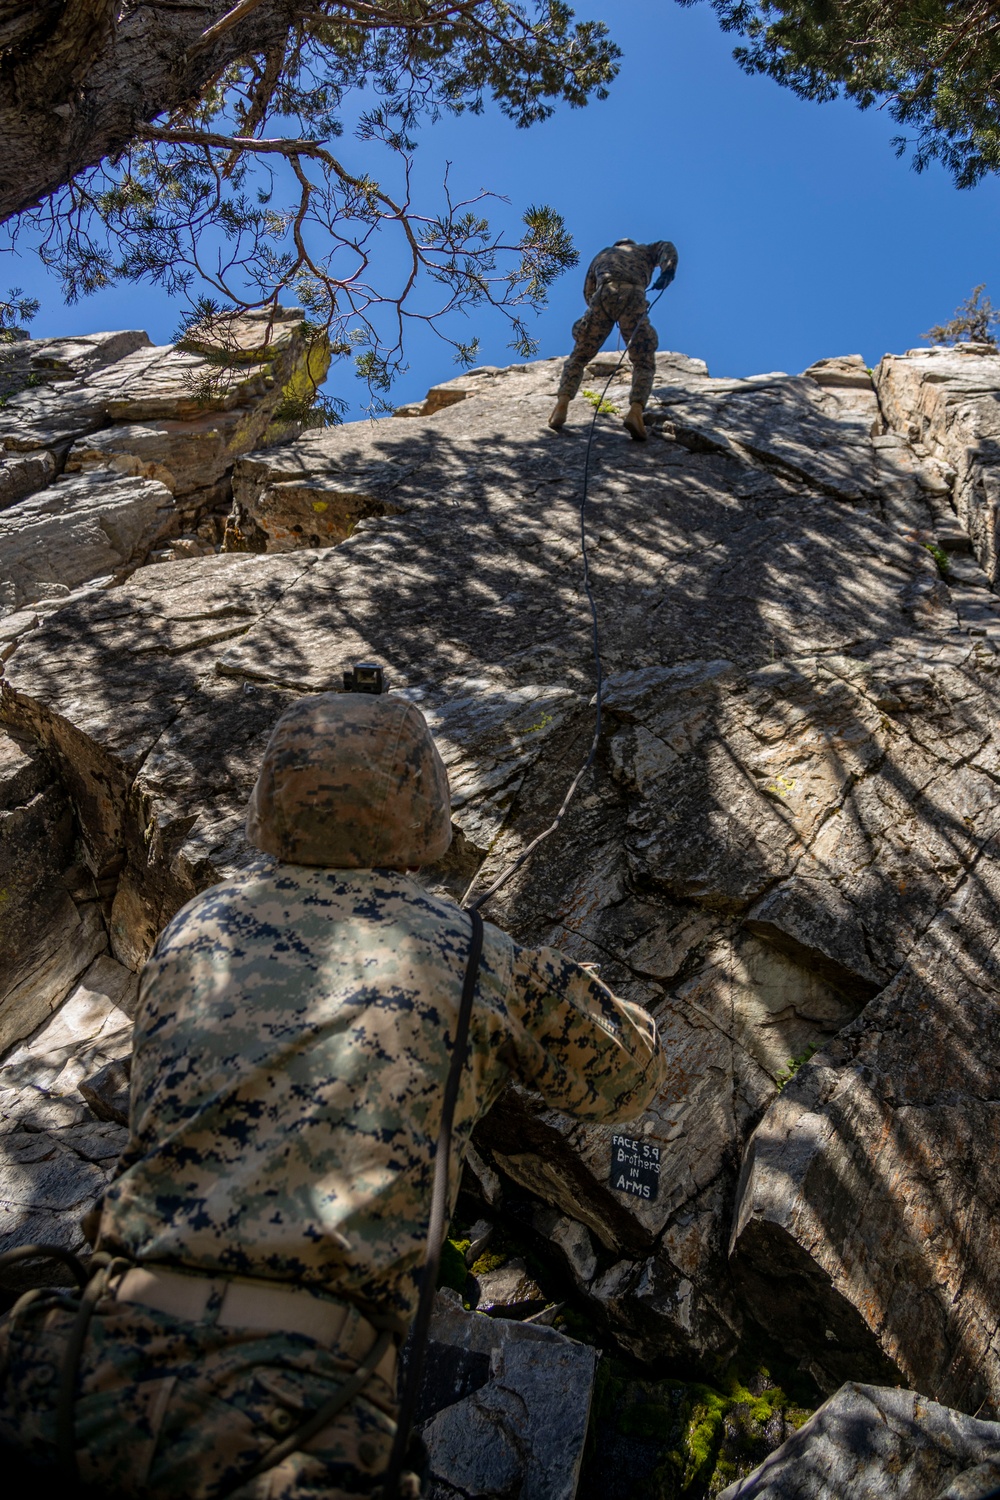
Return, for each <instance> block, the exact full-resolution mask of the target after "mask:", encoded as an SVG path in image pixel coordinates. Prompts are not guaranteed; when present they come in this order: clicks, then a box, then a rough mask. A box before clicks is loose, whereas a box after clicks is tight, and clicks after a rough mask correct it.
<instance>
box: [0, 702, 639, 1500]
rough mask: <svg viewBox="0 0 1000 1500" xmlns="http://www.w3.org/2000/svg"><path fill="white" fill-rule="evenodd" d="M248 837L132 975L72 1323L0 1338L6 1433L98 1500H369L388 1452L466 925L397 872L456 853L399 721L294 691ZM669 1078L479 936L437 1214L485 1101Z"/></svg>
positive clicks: (11, 1326) (629, 1020)
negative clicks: (112, 1142) (113, 1109)
mask: <svg viewBox="0 0 1000 1500" xmlns="http://www.w3.org/2000/svg"><path fill="white" fill-rule="evenodd" d="M247 832H248V835H249V838H250V840H251V842H252V843H253V844H254V845H255V846H256V848H258V849H259V850H260V851H261V852H262V856H263V857H262V858H261V859H259V860H258V861H257V862H255V863H253V864H252V865H251V866H250V867H249V868H247V869H246V870H244V871H243V872H242V873H241V874H239V875H237V876H235V877H234V878H232V879H230V880H226V881H224V882H222V884H220V885H216V886H214V887H212V888H211V889H210V890H206V891H203V892H202V893H201V894H200V895H198V896H196V897H195V898H194V899H193V900H192V901H190V902H188V904H187V906H185V907H184V908H183V910H182V911H180V912H179V913H178V914H177V916H176V917H174V919H173V921H172V922H170V924H169V925H168V926H167V928H166V929H165V931H164V932H163V933H162V935H161V937H160V940H159V942H158V943H157V946H156V949H155V951H154V953H153V955H152V957H151V958H150V960H149V962H148V964H147V965H146V968H145V971H144V973H143V976H142V982H141V988H140V999H139V1008H138V1013H137V1019H136V1027H135V1039H134V1052H133V1064H132V1084H131V1109H130V1127H129V1140H128V1145H127V1148H126V1151H125V1153H124V1155H123V1157H122V1159H121V1161H120V1162H119V1165H118V1168H117V1174H116V1176H115V1178H114V1180H113V1181H112V1183H111V1184H110V1185H109V1187H108V1189H107V1191H106V1193H105V1196H104V1198H103V1199H102V1201H101V1203H100V1204H99V1205H98V1209H97V1210H96V1211H95V1214H94V1215H93V1216H91V1218H92V1229H93V1231H94V1233H93V1234H92V1239H93V1241H94V1244H95V1251H96V1252H97V1255H96V1259H95V1260H94V1261H93V1262H92V1263H91V1264H92V1266H94V1265H97V1266H103V1269H102V1270H101V1272H100V1279H99V1280H97V1281H92V1282H91V1285H90V1295H91V1300H92V1302H93V1305H92V1315H91V1316H90V1319H89V1324H88V1323H86V1316H85V1314H86V1311H87V1307H86V1304H87V1300H88V1299H87V1298H86V1297H85V1298H84V1299H83V1304H84V1316H83V1317H81V1314H80V1311H79V1309H80V1306H81V1304H80V1301H79V1299H77V1298H74V1297H73V1296H71V1295H70V1294H69V1293H67V1292H64V1291H51V1292H48V1291H47V1292H42V1293H37V1292H35V1293H32V1294H29V1296H28V1297H27V1298H25V1299H22V1300H21V1302H20V1303H19V1304H18V1305H17V1306H15V1308H14V1309H13V1310H12V1312H11V1313H10V1314H8V1315H7V1317H6V1319H5V1320H4V1321H3V1323H2V1324H0V1442H2V1443H3V1444H4V1445H5V1447H6V1448H8V1449H13V1450H15V1451H17V1452H18V1453H20V1454H21V1455H22V1456H23V1457H24V1458H26V1459H27V1460H28V1461H30V1462H31V1463H32V1464H35V1465H38V1466H39V1467H40V1469H45V1468H51V1467H52V1466H53V1465H55V1464H57V1463H60V1464H62V1466H63V1472H64V1473H66V1472H67V1471H69V1472H72V1470H73V1469H74V1468H75V1469H76V1471H77V1473H78V1476H79V1480H80V1482H81V1484H82V1485H83V1486H85V1487H86V1488H87V1489H88V1490H91V1491H94V1492H96V1491H98V1490H99V1491H100V1494H101V1496H102V1497H103V1500H118V1497H134V1496H143V1497H149V1500H159V1497H172V1500H181V1497H183V1500H221V1497H223V1496H239V1497H244V1500H247V1497H254V1500H265V1497H267V1500H307V1497H317V1500H318V1497H319V1496H324V1497H329V1500H337V1497H341V1496H342V1497H355V1496H358V1497H360V1496H373V1495H375V1494H377V1493H378V1490H379V1482H380V1476H381V1475H382V1474H383V1472H384V1470H385V1468H386V1464H387V1461H388V1458H389V1453H390V1448H391V1445H392V1441H393V1435H394V1432H395V1415H396V1356H397V1350H398V1347H399V1344H400V1341H401V1340H402V1339H403V1338H404V1337H405V1335H406V1332H407V1329H408V1327H409V1325H410V1322H411V1319H412V1317H413V1313H414V1309H415V1306H416V1301H417V1295H418V1284H419V1276H420V1268H421V1264H422V1261H423V1257H424V1252H425V1248H426V1240H427V1232H428V1217H429V1210H430V1196H431V1182H432V1177H433V1159H434V1154H435V1145H436V1141H437V1136H438V1126H439V1121H440V1118H441V1107H442V1094H443V1088H444V1083H445V1079H446V1077H447V1074H448V1070H449V1063H450V1058H451V1049H452V1047H453V1041H454V1037H455V1032H456V1018H457V1013H458V1008H459V1002H460V997H461V993H462V987H463V977H464V973H465V967H466V957H467V953H468V951H469V943H470V926H471V923H470V917H469V914H468V913H467V912H465V911H463V910H462V909H461V908H460V907H458V906H456V905H454V904H453V903H452V902H450V901H448V900H446V899H443V898H442V897H440V896H435V895H431V894H429V893H428V892H427V891H426V890H425V889H424V888H423V887H422V886H421V885H420V884H418V882H417V880H416V879H415V878H414V876H413V875H412V874H410V873H408V871H412V870H414V869H415V868H416V867H418V866H420V865H422V864H432V863H433V862H434V861H436V860H438V859H440V857H441V856H442V855H443V854H444V852H445V850H446V849H447V847H448V844H449V842H450V839H451V816H450V802H449V792H448V781H447V774H446V772H445V769H444V766H443V764H442V762H441V759H440V757H439V755H438V752H437V750H436V748H435V746H434V742H433V740H432V739H431V736H430V733H429V731H428V728H427V725H426V723H425V721H424V719H423V717H422V716H421V714H420V712H419V711H418V710H417V709H416V708H415V707H414V706H413V705H412V704H410V703H408V702H406V701H405V700H404V699H402V698H399V697H392V696H389V697H386V696H380V697H375V696H364V695H352V694H338V693H328V694H322V695H319V696H316V697H310V698H303V699H301V700H299V701H298V702H297V703H296V704H295V705H294V706H293V707H292V708H290V709H289V710H288V711H287V712H286V713H285V714H284V715H283V716H282V718H281V719H280V720H279V721H278V723H277V725H276V726H275V729H274V732H273V734H272V736H271V739H270V742H269V744H268V746H267V750H266V752H265V755H264V760H263V764H262V767H261V771H260V776H259V778H258V780H257V784H256V786H255V789H254V792H253V795H252V798H251V802H250V810H249V815H248V820H247ZM663 1071H664V1067H663V1057H662V1053H661V1051H660V1048H659V1044H658V1042H657V1036H656V1029H655V1026H654V1023H653V1021H652V1020H651V1019H650V1017H649V1016H648V1015H646V1013H645V1012H644V1011H643V1010H642V1009H640V1008H639V1007H637V1006H635V1005H631V1004H629V1003H627V1002H625V1001H622V1000H618V999H616V998H615V996H614V995H613V994H612V993H611V992H610V991H609V990H608V989H607V988H605V986H604V985H603V984H601V983H600V982H599V981H598V980H597V979H596V978H594V977H593V976H592V975H591V974H590V973H588V972H587V971H586V970H585V969H584V968H582V967H581V966H580V965H578V964H576V963H574V962H572V961H571V960H570V959H568V958H566V957H564V956H563V955H562V954H561V953H559V952H557V951H556V950H554V949H552V948H541V949H536V950H531V949H525V948H520V947H518V946H517V944H515V943H514V942H513V941H512V940H511V939H510V938H509V937H508V936H507V935H506V934H505V933H503V932H501V931H500V930H499V929H498V928H496V927H493V926H491V925H489V924H486V925H485V934H484V942H483V950H482V957H481V961H480V963H479V966H478V970H477V980H476V988H475V999H474V1006H473V1011H472V1020H471V1030H470V1044H469V1049H468V1055H467V1059H466V1063H465V1067H464V1071H463V1074H462V1081H461V1087H460V1092H459V1097H458V1103H457V1107H456V1112H455V1119H454V1148H453V1152H452V1157H451V1174H450V1181H449V1184H448V1191H449V1204H450V1205H451V1206H453V1205H454V1201H455V1197H456V1195H457V1191H458V1182H459V1176H460V1172H461V1163H462V1158H463V1155H464V1152H465V1149H466V1147H467V1144H468V1141H469V1137H470V1135H471V1133H472V1130H473V1128H474V1126H475V1124H476V1122H477V1121H478V1120H479V1119H481V1117H482V1116H483V1115H484V1114H485V1113H486V1111H487V1110H488V1109H489V1108H490V1106H491V1105H492V1104H493V1102H494V1101H495V1100H496V1098H497V1096H498V1094H499V1093H500V1091H501V1090H502V1089H503V1087H504V1085H505V1084H506V1083H507V1082H508V1080H510V1079H516V1080H518V1081H519V1082H521V1083H523V1084H524V1085H526V1086H527V1087H529V1088H532V1089H536V1090H538V1092H539V1093H540V1094H541V1095H542V1096H543V1097H544V1098H545V1100H546V1101H547V1102H548V1103H549V1104H550V1105H552V1106H554V1107H556V1108H559V1109H562V1110H565V1111H566V1112H567V1113H569V1114H571V1115H573V1116H575V1117H576V1118H578V1119H581V1120H603V1121H617V1120H620V1119H623V1118H633V1117H634V1116H636V1115H637V1114H639V1113H640V1112H641V1111H642V1110H643V1109H644V1108H645V1107H646V1106H647V1105H648V1103H649V1102H650V1100H651V1099H652V1097H653V1096H654V1094H655V1093H656V1092H657V1090H658V1088H659V1087H660V1086H661V1083H662V1078H663ZM84 1325H86V1326H84ZM74 1330H75V1332H74ZM74 1341H75V1342H76V1343H77V1344H78V1345H79V1347H78V1349H77V1350H76V1351H75V1352H74V1349H73V1347H72V1346H73V1344H74ZM67 1371H68V1374H67V1373H66V1372H67ZM61 1387H63V1389H62V1393H61V1394H60V1389H61ZM338 1403H339V1410H336V1411H333V1412H332V1414H330V1413H331V1409H332V1408H333V1407H336V1406H337V1405H338ZM324 1413H325V1414H324ZM405 1488H407V1489H408V1491H409V1493H411V1494H414V1493H416V1489H417V1484H416V1481H415V1480H414V1479H413V1478H412V1476H410V1477H409V1478H408V1480H407V1485H406V1487H405Z"/></svg>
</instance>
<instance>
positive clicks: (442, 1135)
mask: <svg viewBox="0 0 1000 1500" xmlns="http://www.w3.org/2000/svg"><path fill="white" fill-rule="evenodd" d="M469 916H470V917H471V919H472V935H471V938H470V940H469V957H468V960H467V962H466V966H465V978H464V980H463V982H462V1003H461V1005H460V1006H459V1011H458V1025H457V1027H456V1029H455V1044H454V1047H453V1049H452V1054H451V1067H450V1068H449V1069H448V1081H447V1083H446V1084H445V1089H444V1101H443V1103H442V1106H441V1128H440V1130H439V1131H438V1139H437V1150H436V1151H435V1153H434V1186H433V1188H432V1190H431V1216H430V1222H429V1224H428V1226H427V1253H426V1255H425V1257H424V1267H423V1276H422V1279H421V1283H420V1301H419V1302H418V1304H417V1315H416V1317H415V1318H414V1320H413V1329H412V1332H411V1334H410V1346H409V1351H408V1354H407V1361H406V1376H405V1380H404V1384H403V1394H402V1399H401V1400H400V1403H399V1418H398V1422H397V1425H396V1436H395V1439H394V1440H393V1444H392V1453H391V1454H390V1457H389V1464H388V1467H387V1468H386V1471H385V1474H384V1475H383V1478H382V1487H381V1490H380V1491H379V1494H380V1497H381V1500H396V1497H397V1495H398V1494H399V1481H400V1479H401V1477H402V1473H403V1465H404V1463H405V1461H406V1450H407V1447H408V1446H409V1441H410V1431H411V1429H412V1427H413V1419H414V1417H415V1416H416V1411H417V1397H418V1394H419V1391H420V1376H421V1373H422V1371H423V1367H424V1355H425V1354H426V1352H427V1337H428V1334H429V1332H430V1324H431V1313H432V1311H433V1309H434V1293H435V1292H436V1290H437V1279H438V1270H439V1269H440V1265H441V1250H442V1247H443V1244H444V1234H445V1228H446V1227H447V1226H446V1224H445V1214H446V1212H447V1207H448V1169H449V1166H450V1163H451V1129H452V1125H453V1123H454V1120H455V1105H456V1104H457V1102H458V1091H459V1088H460V1086H461V1082H462V1072H463V1069H464V1067H465V1058H466V1053H467V1051H468V1044H469V1023H470V1021H471V1019H472V1002H473V1000H474V999H475V994H476V979H477V977H478V974H479V960H480V958H481V957H482V953H483V919H482V917H481V916H480V915H479V912H478V911H477V910H476V908H475V907H472V908H471V909H470V910H469Z"/></svg>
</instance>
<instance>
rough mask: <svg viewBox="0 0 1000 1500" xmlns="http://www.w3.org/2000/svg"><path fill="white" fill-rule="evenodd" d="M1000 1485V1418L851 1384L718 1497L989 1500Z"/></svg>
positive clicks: (735, 1499) (737, 1499) (909, 1394)
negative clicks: (973, 1414) (986, 1418)
mask: <svg viewBox="0 0 1000 1500" xmlns="http://www.w3.org/2000/svg"><path fill="white" fill-rule="evenodd" d="M998 1486H1000V1424H998V1423H996V1422H978V1421H976V1420H975V1419H974V1418H973V1417H967V1416H965V1415H964V1414H963V1413H961V1412H957V1411H949V1410H948V1409H947V1408H946V1407H944V1406H939V1405H938V1404H937V1402H935V1401H925V1400H923V1399H922V1398H921V1397H920V1396H917V1395H915V1394H914V1393H913V1391H900V1390H885V1389H881V1390H880V1389H879V1388H878V1387H875V1386H865V1385H855V1384H849V1385H845V1386H843V1387H842V1388H841V1389H840V1390H839V1391H838V1392H837V1394H836V1395H835V1396H834V1397H832V1398H831V1400H829V1401H827V1402H826V1403H825V1405H823V1406H821V1407H820V1409H819V1411H817V1412H815V1413H814V1415H813V1416H812V1417H810V1419H809V1421H808V1422H807V1423H806V1424H805V1426H804V1427H801V1428H800V1429H799V1431H798V1432H797V1433H796V1434H795V1436H794V1437H793V1438H790V1439H789V1441H788V1442H787V1443H785V1444H784V1445H783V1446H782V1447H781V1448H779V1449H778V1451H777V1452H776V1453H772V1455H771V1457H770V1458H768V1459H767V1460H766V1462H765V1463H763V1464H762V1465H761V1467H760V1468H759V1469H757V1470H756V1472H755V1473H753V1474H751V1475H750V1476H749V1477H748V1478H747V1479H744V1480H742V1481H740V1482H739V1483H738V1484H733V1485H730V1486H729V1488H728V1489H725V1490H723V1491H722V1493H721V1494H720V1496H719V1500H869V1497H870V1496H872V1495H876V1494H877V1495H878V1496H879V1500H883V1497H884V1500H897V1497H898V1500H984V1497H986V1496H988V1495H990V1494H992V1493H994V1492H995V1490H996V1489H997V1488H998Z"/></svg>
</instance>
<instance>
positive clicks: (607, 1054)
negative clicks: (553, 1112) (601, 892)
mask: <svg viewBox="0 0 1000 1500" xmlns="http://www.w3.org/2000/svg"><path fill="white" fill-rule="evenodd" d="M512 998H513V999H514V1003H515V1005H516V1007H517V1016H516V1020H517V1021H518V1022H519V1024H518V1026H517V1028H516V1033H515V1038H514V1041H515V1049H516V1055H517V1068H516V1071H517V1074H518V1076H519V1078H520V1080H521V1082H522V1083H524V1084H526V1085H527V1087H529V1088H533V1089H537V1090H538V1092H539V1093H540V1094H541V1095H542V1097H543V1098H544V1099H545V1101H546V1102H547V1103H548V1104H551V1105H553V1106H554V1107H555V1108H557V1109H563V1110H565V1111H566V1112H567V1113H568V1114H571V1115H576V1116H577V1117H578V1118H580V1119H588V1120H607V1121H613V1120H621V1119H631V1118H632V1117H633V1116H634V1115H638V1114H641V1113H642V1111H643V1110H644V1109H646V1108H647V1107H648V1105H649V1104H650V1103H651V1101H652V1100H653V1099H654V1098H655V1096H656V1094H657V1093H658V1091H659V1090H660V1088H661V1087H662V1085H663V1080H664V1075H665V1072H666V1059H665V1057H664V1055H663V1050H662V1048H661V1046H660V1042H659V1039H658V1037H657V1032H656V1022H655V1021H654V1020H653V1018H652V1016H650V1015H648V1014H647V1012H646V1011H644V1010H643V1009H642V1007H641V1006H638V1005H633V1004H631V1003H630V1002H629V1001H627V1000H620V999H618V998H617V997H616V996H615V995H613V994H612V993H611V991H610V990H609V989H608V988H607V986H606V985H604V984H602V983H601V982H600V980H599V979H596V978H595V977H594V976H593V975H592V974H589V973H588V972H587V971H586V970H585V969H584V968H582V967H581V966H580V965H579V964H577V963H574V962H573V960H572V959H570V958H567V957H566V955H565V954H563V953H560V952H558V950H557V949H555V948H538V949H527V948H518V947H516V946H515V948H514V965H513V985H512Z"/></svg>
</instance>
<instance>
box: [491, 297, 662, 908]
mask: <svg viewBox="0 0 1000 1500" xmlns="http://www.w3.org/2000/svg"><path fill="white" fill-rule="evenodd" d="M665 291H666V287H663V289H662V290H661V291H659V292H657V294H656V296H655V297H654V298H653V300H652V302H651V303H650V304H649V306H648V308H647V309H646V316H647V317H648V316H649V314H650V313H651V312H652V310H653V308H654V307H655V306H656V304H657V303H658V302H659V300H660V298H661V297H662V296H663V293H664V292H665ZM638 331H639V328H638V324H637V325H636V327H635V328H634V329H633V330H632V335H631V338H630V339H629V341H628V343H627V344H626V345H625V348H624V349H623V350H622V357H621V359H620V360H619V361H618V363H617V364H616V365H615V368H614V369H613V370H612V371H611V374H610V375H609V376H608V378H607V380H606V381H605V383H604V389H603V391H602V392H601V396H600V400H599V401H597V402H596V404H595V406H594V415H593V417H592V418H591V422H590V430H589V432H588V433H587V447H586V450H585V452H584V456H583V485H582V487H581V492H580V555H581V557H582V559H583V590H584V593H585V594H586V596H587V603H588V604H589V606H590V627H591V641H592V645H593V652H594V672H595V675H596V678H597V694H596V698H595V705H596V706H595V713H594V734H593V738H592V739H591V742H590V749H589V750H588V752H587V757H586V759H585V760H584V762H583V764H582V766H581V767H580V769H579V770H578V771H577V773H576V775H575V776H574V777H573V780H572V781H571V782H570V784H569V789H568V791H567V793H566V795H565V797H564V798H563V800H562V806H561V807H560V809H559V811H558V812H557V813H556V815H555V817H554V818H553V820H552V822H551V823H550V824H549V826H548V828H545V829H543V831H542V832H541V833H539V834H537V835H536V836H535V838H533V839H532V840H531V843H530V844H529V845H528V846H527V848H525V849H522V850H521V853H520V854H519V855H518V856H517V858H516V859H515V860H514V862H513V863H512V864H511V865H510V866H509V867H508V868H507V869H506V870H504V871H503V872H502V874H500V875H498V876H497V878H496V880H494V882H493V884H492V885H491V886H490V887H489V888H488V889H487V890H485V891H483V893H482V895H481V896H477V897H476V899H475V901H471V902H470V900H469V896H470V895H471V893H472V890H473V887H474V886H475V884H476V881H477V880H478V878H479V872H478V871H477V872H476V874H475V875H473V877H472V879H471V880H470V882H469V885H468V889H467V890H466V892H465V895H464V896H463V897H462V905H463V906H464V907H467V908H468V909H469V910H470V911H478V910H479V908H480V907H481V906H483V905H485V903H486V902H487V901H488V900H489V899H490V897H491V896H495V895H496V893H497V891H498V890H500V888H501V887H502V886H505V885H506V884H507V882H508V880H510V879H511V877H512V876H513V875H515V874H516V873H517V871H518V870H519V869H520V868H521V866H522V865H523V864H524V863H525V861H526V860H528V859H530V858H531V856H532V854H534V852H535V850H536V849H537V848H538V846H539V844H543V843H544V842H545V840H546V839H547V838H549V837H550V836H551V835H552V834H553V833H555V831H556V829H557V828H558V827H559V825H560V824H561V822H562V820H563V818H564V817H565V816H566V813H567V811H568V810H569V805H570V803H571V802H572V800H573V798H574V797H575V796H576V792H577V788H578V787H579V785H580V783H581V781H582V780H583V778H584V776H586V774H587V772H588V771H589V770H590V768H591V766H592V765H593V764H594V760H595V758H596V756H597V747H598V745H599V744H600V739H601V728H602V716H603V708H604V667H603V664H602V662H601V632H600V622H599V620H598V616H597V602H596V600H595V599H594V591H593V589H592V588H591V584H590V556H589V554H588V552H587V492H588V489H589V486H590V454H591V450H592V448H593V446H594V433H595V431H596V429H597V419H598V417H599V416H600V415H601V407H602V406H603V405H604V398H605V396H606V395H607V393H608V391H609V390H610V388H611V384H612V382H613V380H614V379H615V377H616V375H617V374H618V372H619V370H620V369H621V368H622V365H624V363H625V359H626V357H627V355H628V351H629V348H630V346H631V343H632V339H634V338H635V336H636V334H637V333H638Z"/></svg>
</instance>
